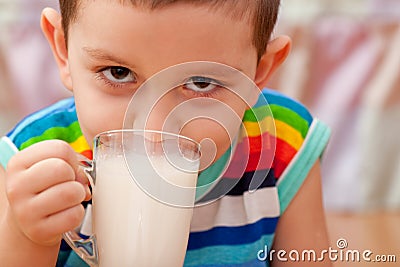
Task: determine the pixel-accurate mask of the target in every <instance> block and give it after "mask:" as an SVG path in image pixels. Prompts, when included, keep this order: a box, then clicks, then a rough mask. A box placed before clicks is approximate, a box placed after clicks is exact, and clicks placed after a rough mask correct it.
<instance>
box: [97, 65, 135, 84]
mask: <svg viewBox="0 0 400 267" xmlns="http://www.w3.org/2000/svg"><path fill="white" fill-rule="evenodd" d="M102 73H103V75H104V76H105V77H106V78H107V79H108V80H109V81H110V82H113V83H131V82H135V76H134V75H133V73H132V71H130V70H129V69H127V68H124V67H109V68H107V69H104V70H103V71H102Z"/></svg>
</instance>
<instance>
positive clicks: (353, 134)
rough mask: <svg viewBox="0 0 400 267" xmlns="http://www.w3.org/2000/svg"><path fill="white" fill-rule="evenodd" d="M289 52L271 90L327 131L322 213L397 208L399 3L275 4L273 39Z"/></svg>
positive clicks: (306, 0)
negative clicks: (282, 37)
mask: <svg viewBox="0 0 400 267" xmlns="http://www.w3.org/2000/svg"><path fill="white" fill-rule="evenodd" d="M279 34H288V35H290V36H291V37H292V38H293V50H292V53H291V55H290V56H289V59H288V60H287V62H285V64H284V66H283V68H282V69H280V70H279V71H278V73H277V75H275V76H274V79H273V81H272V82H271V84H270V86H271V87H273V88H277V89H278V90H282V91H283V92H285V93H287V94H289V95H291V96H293V97H294V98H296V99H298V100H300V101H302V102H303V103H305V104H306V105H307V106H308V107H309V108H310V109H311V110H312V112H313V113H314V115H316V116H317V117H319V118H320V119H321V120H323V121H325V122H326V123H327V124H328V125H329V126H330V127H331V128H332V130H333V132H332V138H331V141H330V144H329V146H328V149H327V151H326V152H325V155H324V162H323V175H324V177H323V186H324V188H323V189H324V197H325V204H326V206H327V208H328V209H329V210H341V211H343V210H345V211H371V210H378V209H384V210H393V209H399V208H400V194H399V192H400V140H399V136H400V123H399V121H400V75H399V73H400V49H399V47H400V1H398V0H379V1H378V0H374V1H368V0H358V1H356V0H346V1H344V0H341V1H338V0H336V1H334V0H331V1H329V0H325V1H321V0H318V1H311V0H282V13H281V17H280V23H279V27H278V30H277V31H276V35H279Z"/></svg>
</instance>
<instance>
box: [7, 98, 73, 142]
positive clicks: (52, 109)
mask: <svg viewBox="0 0 400 267" xmlns="http://www.w3.org/2000/svg"><path fill="white" fill-rule="evenodd" d="M66 110H67V111H69V112H72V111H74V110H75V101H74V98H72V97H70V98H67V99H63V100H61V101H59V102H57V103H55V104H54V105H51V106H49V107H47V108H44V109H42V110H39V111H37V112H35V113H32V114H30V115H28V116H27V117H25V118H24V119H23V120H22V121H21V122H19V123H18V124H17V125H16V126H15V128H14V129H13V130H11V131H10V132H9V133H8V134H7V136H8V137H9V138H10V139H11V140H13V139H14V138H15V136H16V135H18V134H19V133H20V132H21V131H23V130H24V128H25V127H28V126H29V125H30V124H32V123H33V122H35V121H36V120H38V119H42V118H43V117H46V116H48V115H51V114H53V113H57V112H60V111H62V112H65V111H66Z"/></svg>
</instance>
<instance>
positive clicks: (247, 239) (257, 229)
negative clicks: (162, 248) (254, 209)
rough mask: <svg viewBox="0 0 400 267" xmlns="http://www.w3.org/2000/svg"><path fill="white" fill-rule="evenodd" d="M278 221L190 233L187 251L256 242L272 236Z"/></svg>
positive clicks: (276, 218) (271, 219) (261, 221)
mask: <svg viewBox="0 0 400 267" xmlns="http://www.w3.org/2000/svg"><path fill="white" fill-rule="evenodd" d="M265 204H266V205H268V203H265ZM278 219H279V217H275V218H264V219H261V220H259V221H257V222H255V223H253V224H248V225H243V226H236V227H226V226H218V227H215V228H212V229H211V230H207V231H204V232H192V233H190V236H189V244H188V250H193V249H200V248H204V247H208V246H219V245H243V244H250V243H252V242H255V241H257V240H258V239H259V238H260V236H261V235H270V234H273V233H274V232H275V228H276V224H277V222H278Z"/></svg>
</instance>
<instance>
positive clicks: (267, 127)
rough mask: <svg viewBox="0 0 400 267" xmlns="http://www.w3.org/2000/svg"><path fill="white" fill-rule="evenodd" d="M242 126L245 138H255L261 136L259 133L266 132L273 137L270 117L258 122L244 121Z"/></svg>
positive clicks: (273, 129)
mask: <svg viewBox="0 0 400 267" xmlns="http://www.w3.org/2000/svg"><path fill="white" fill-rule="evenodd" d="M243 125H244V128H245V130H246V131H245V132H246V134H245V136H246V135H247V136H249V137H256V136H259V135H261V133H266V132H268V133H269V134H271V135H275V126H274V120H273V119H272V117H270V116H268V117H265V118H264V119H263V120H262V121H260V122H251V121H245V122H243Z"/></svg>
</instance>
